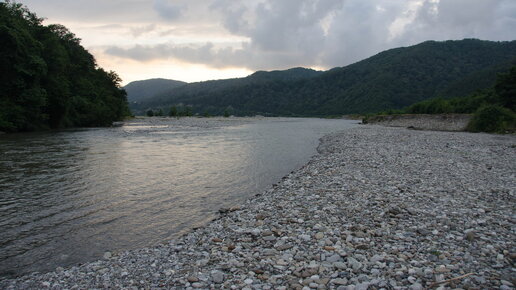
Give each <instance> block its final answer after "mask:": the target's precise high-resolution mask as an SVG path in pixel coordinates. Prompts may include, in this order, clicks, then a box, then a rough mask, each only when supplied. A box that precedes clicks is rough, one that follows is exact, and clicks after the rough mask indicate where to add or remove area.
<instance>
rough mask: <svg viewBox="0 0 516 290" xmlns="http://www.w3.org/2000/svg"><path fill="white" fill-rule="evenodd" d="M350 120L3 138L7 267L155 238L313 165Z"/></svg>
mask: <svg viewBox="0 0 516 290" xmlns="http://www.w3.org/2000/svg"><path fill="white" fill-rule="evenodd" d="M354 123H355V122H352V121H345V120H318V119H277V120H275V119H272V120H271V119H265V120H258V121H253V122H251V123H247V124H241V122H235V124H234V125H230V126H223V127H215V128H202V127H178V126H177V125H176V121H175V120H170V121H160V122H159V123H157V124H156V123H155V122H150V121H147V120H137V121H133V122H130V123H126V124H125V125H124V126H122V127H118V128H105V129H86V130H74V131H61V132H45V133H31V134H13V135H2V136H0V276H3V277H7V276H16V275H20V274H24V273H28V272H33V271H41V272H44V271H48V270H53V269H55V268H56V267H58V266H68V265H72V264H77V263H83V262H86V261H91V260H95V259H98V258H100V257H101V256H102V254H103V253H104V252H106V251H121V250H127V249H132V248H139V247H145V246H151V245H154V244H157V243H160V242H164V241H166V240H169V239H171V238H174V237H177V236H178V235H180V234H182V233H184V232H185V231H187V230H189V229H191V228H193V227H195V226H199V225H202V224H205V223H206V222H207V221H209V220H210V219H212V218H213V217H214V215H215V213H216V211H217V210H218V209H219V208H221V207H228V206H231V205H235V204H238V203H240V202H242V201H243V200H245V199H246V198H248V197H250V196H251V195H253V194H256V193H258V192H260V191H262V190H264V189H266V188H267V187H268V186H270V185H271V184H273V183H275V182H276V181H278V180H279V179H280V178H281V177H282V176H284V175H286V174H287V173H289V172H290V171H292V170H294V169H296V168H298V167H300V166H301V165H302V164H304V163H305V162H306V161H307V160H308V159H309V157H310V156H312V155H313V154H314V153H315V149H316V146H317V144H318V139H319V138H320V137H321V136H322V135H324V134H326V133H329V132H333V131H337V130H341V129H345V128H348V127H350V126H355V125H354Z"/></svg>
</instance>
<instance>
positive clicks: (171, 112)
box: [168, 106, 177, 117]
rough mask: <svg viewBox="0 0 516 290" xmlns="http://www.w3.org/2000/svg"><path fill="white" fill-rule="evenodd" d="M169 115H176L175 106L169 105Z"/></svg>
mask: <svg viewBox="0 0 516 290" xmlns="http://www.w3.org/2000/svg"><path fill="white" fill-rule="evenodd" d="M168 116H169V117H177V108H176V106H172V107H170V110H169V111H168Z"/></svg>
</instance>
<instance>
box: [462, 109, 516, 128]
mask: <svg viewBox="0 0 516 290" xmlns="http://www.w3.org/2000/svg"><path fill="white" fill-rule="evenodd" d="M515 129H516V114H515V113H514V112H513V111H511V110H509V109H506V108H503V107H501V106H499V105H487V106H483V107H481V108H480V109H478V110H477V111H476V112H475V113H474V114H473V118H472V119H471V121H470V122H469V124H468V131H471V132H491V133H505V132H507V131H509V132H511V131H512V132H514V131H515Z"/></svg>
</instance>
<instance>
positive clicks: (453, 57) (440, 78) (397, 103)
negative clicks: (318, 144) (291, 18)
mask: <svg viewBox="0 0 516 290" xmlns="http://www.w3.org/2000/svg"><path fill="white" fill-rule="evenodd" d="M515 59H516V41H510V42H492V41H482V40H476V39H465V40H459V41H443V42H437V41H426V42H423V43H421V44H418V45H414V46H410V47H403V48H396V49H391V50H387V51H384V52H381V53H379V54H377V55H375V56H372V57H370V58H367V59H365V60H362V61H360V62H357V63H354V64H351V65H349V66H346V67H340V68H334V69H331V70H329V71H326V72H315V71H314V72H313V73H308V74H301V75H302V77H293V78H285V77H278V76H284V75H285V74H288V72H290V73H292V72H295V73H296V75H300V74H299V73H300V72H306V71H305V69H301V68H297V69H294V71H292V70H286V71H276V72H258V73H255V74H252V75H250V76H248V77H246V78H240V79H230V80H219V81H208V82H200V83H192V84H188V85H186V86H182V87H181V88H178V89H175V90H173V91H168V92H165V93H163V94H158V95H156V96H154V97H153V98H150V99H149V100H148V101H146V102H143V103H142V104H139V105H138V106H136V107H133V110H135V111H136V112H137V113H141V112H142V111H144V110H146V109H149V108H162V109H164V110H165V111H166V110H168V108H169V107H170V106H172V105H178V104H183V105H189V106H191V107H192V109H193V111H194V112H196V113H201V112H209V113H210V114H221V113H222V112H223V111H224V110H226V109H228V108H229V109H230V110H231V113H232V114H235V115H246V114H249V115H252V114H263V115H285V116H325V115H340V114H350V113H367V112H378V111H382V110H385V109H395V108H402V107H405V106H408V105H410V104H412V103H415V102H419V101H422V100H426V99H429V98H434V97H437V96H444V97H447V95H444V94H448V93H453V94H452V95H450V97H451V96H456V94H469V93H471V92H472V91H474V90H477V89H483V88H487V87H490V86H492V85H493V83H494V78H487V79H486V78H483V77H482V75H491V73H492V72H493V71H502V70H503V69H504V68H507V67H509V63H511V62H513V61H514V60H515ZM263 76H267V77H263ZM479 79H481V80H482V81H478V80H479Z"/></svg>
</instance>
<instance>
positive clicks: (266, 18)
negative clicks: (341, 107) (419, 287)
mask: <svg viewBox="0 0 516 290" xmlns="http://www.w3.org/2000/svg"><path fill="white" fill-rule="evenodd" d="M22 3H26V4H27V5H29V8H32V7H36V10H35V11H36V12H38V11H40V10H41V11H43V13H41V15H42V16H49V17H51V16H55V15H59V17H61V18H65V19H71V20H73V21H75V22H77V21H85V22H86V21H93V20H95V21H100V20H102V23H103V24H104V25H110V24H111V25H112V24H113V23H116V24H118V25H124V27H126V29H129V31H130V33H131V34H130V35H129V37H128V39H127V41H125V42H124V44H125V45H126V46H124V47H117V46H116V45H117V44H112V45H109V48H108V49H106V50H105V52H106V53H108V54H109V55H114V56H119V57H122V58H130V59H135V60H139V61H148V60H151V59H154V60H155V59H177V60H181V61H184V62H190V63H196V64H199V63H202V64H206V65H208V66H212V67H216V68H221V67H245V68H248V69H251V70H256V69H282V68H288V67H292V66H318V67H325V68H330V67H335V66H343V65H347V64H350V63H353V62H356V61H358V60H361V59H364V58H366V57H369V56H371V55H373V54H375V53H378V52H380V51H382V50H386V49H389V48H394V47H399V46H407V45H413V44H417V43H419V42H422V41H425V40H445V39H462V38H480V39H488V40H514V39H515V38H516V1H514V0H440V1H436V0H406V1H405V0H404V1H401V0H206V1H188V0H132V1H123V0H112V1H100V0H88V1H86V0H75V1H67V0H46V1H40V0H25V1H22ZM49 7H50V8H49ZM52 7H54V8H53V9H51V8H52ZM55 7H60V9H55ZM47 13H48V14H47ZM38 14H40V13H39V12H38ZM92 19H93V20H92ZM172 24H173V25H172ZM148 32H156V33H152V34H151V35H152V36H149V37H152V41H151V42H146V41H147V39H146V38H145V37H146V36H147V34H148ZM131 36H132V37H133V38H134V39H130V37H131ZM200 36H202V37H200ZM157 37H161V38H163V39H162V40H161V39H159V38H157ZM224 37H228V39H232V40H227V41H225V40H224ZM231 37H233V38H231ZM236 37H240V39H242V40H243V43H236V42H235V40H234V39H237V38H236ZM204 38H206V39H204ZM159 42H161V44H155V43H159ZM129 43H138V44H135V45H133V46H132V47H130V46H129V47H128V46H127V45H128V44H129ZM149 43H154V44H153V45H151V44H149Z"/></svg>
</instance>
